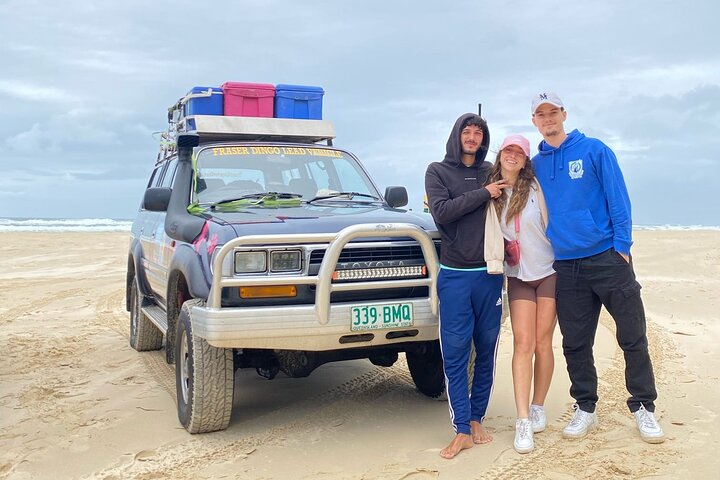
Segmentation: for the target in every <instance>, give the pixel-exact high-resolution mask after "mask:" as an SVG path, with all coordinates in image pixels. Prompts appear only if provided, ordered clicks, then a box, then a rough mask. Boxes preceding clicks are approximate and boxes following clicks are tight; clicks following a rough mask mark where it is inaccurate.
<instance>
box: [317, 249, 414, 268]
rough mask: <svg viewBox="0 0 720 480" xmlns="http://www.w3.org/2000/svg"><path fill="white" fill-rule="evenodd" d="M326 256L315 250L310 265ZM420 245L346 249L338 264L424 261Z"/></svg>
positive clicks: (321, 251) (323, 251) (341, 254)
mask: <svg viewBox="0 0 720 480" xmlns="http://www.w3.org/2000/svg"><path fill="white" fill-rule="evenodd" d="M324 256H325V250H315V251H313V252H312V254H311V255H310V265H315V264H316V265H319V264H320V263H321V262H322V259H323V257H324ZM422 259H423V254H422V249H421V248H420V245H407V246H398V247H370V248H365V247H363V248H345V249H343V251H342V253H340V258H339V259H338V263H348V262H352V263H355V262H386V261H392V260H404V261H408V260H422Z"/></svg>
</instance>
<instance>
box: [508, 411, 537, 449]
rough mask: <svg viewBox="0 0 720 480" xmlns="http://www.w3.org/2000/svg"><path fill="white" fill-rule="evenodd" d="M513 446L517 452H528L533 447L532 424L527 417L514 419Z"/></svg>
mask: <svg viewBox="0 0 720 480" xmlns="http://www.w3.org/2000/svg"><path fill="white" fill-rule="evenodd" d="M513 448H514V449H515V451H516V452H518V453H529V452H532V451H533V449H534V448H535V441H534V440H533V431H532V424H531V423H530V420H529V419H527V418H518V419H517V420H516V421H515V441H514V442H513Z"/></svg>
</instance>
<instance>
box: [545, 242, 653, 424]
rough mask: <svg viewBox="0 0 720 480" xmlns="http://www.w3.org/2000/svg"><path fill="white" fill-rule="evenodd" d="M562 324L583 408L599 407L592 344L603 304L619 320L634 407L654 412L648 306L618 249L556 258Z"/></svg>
mask: <svg viewBox="0 0 720 480" xmlns="http://www.w3.org/2000/svg"><path fill="white" fill-rule="evenodd" d="M553 267H554V268H555V271H556V272H557V275H558V276H557V292H556V298H557V313H558V325H560V331H561V332H562V336H563V342H562V343H563V353H564V354H565V360H566V362H567V369H568V374H569V376H570V382H571V386H570V395H571V396H572V397H573V398H574V399H575V401H576V402H577V404H578V407H579V408H580V410H583V411H585V412H594V411H595V404H596V403H597V400H598V396H597V383H598V380H597V371H596V370H595V360H594V357H593V344H594V343H595V332H596V331H597V325H598V318H599V317H600V308H601V306H602V305H604V306H605V308H606V309H607V311H608V312H609V313H610V315H611V316H612V317H613V319H614V320H615V325H616V327H617V334H616V337H617V342H618V344H619V345H620V348H622V350H623V353H624V354H625V386H626V387H627V390H628V392H630V398H629V399H628V401H627V404H628V407H629V408H630V411H631V412H635V411H636V410H638V409H639V408H640V405H644V406H645V408H646V409H647V410H648V411H650V412H653V411H655V403H654V401H655V399H656V398H657V392H656V390H655V377H654V375H653V369H652V362H651V361H650V354H649V352H648V341H647V334H646V324H645V310H644V308H643V304H642V299H641V298H640V284H639V283H638V282H637V280H635V273H634V272H633V268H632V265H631V264H628V263H627V262H626V261H625V259H624V258H622V257H621V256H620V254H619V253H617V252H616V251H615V250H614V249H612V248H611V249H609V250H606V251H604V252H602V253H599V254H597V255H593V256H591V257H586V258H579V259H575V260H557V261H555V263H554V264H553Z"/></svg>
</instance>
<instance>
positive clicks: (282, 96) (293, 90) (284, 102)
mask: <svg viewBox="0 0 720 480" xmlns="http://www.w3.org/2000/svg"><path fill="white" fill-rule="evenodd" d="M324 94H325V91H324V90H323V89H322V88H321V87H310V86H306V85H283V84H280V85H276V86H275V118H301V119H304V120H322V98H323V95H324Z"/></svg>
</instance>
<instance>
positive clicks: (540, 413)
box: [530, 405, 547, 433]
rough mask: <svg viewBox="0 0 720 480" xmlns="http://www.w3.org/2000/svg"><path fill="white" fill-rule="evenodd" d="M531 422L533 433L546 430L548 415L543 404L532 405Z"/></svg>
mask: <svg viewBox="0 0 720 480" xmlns="http://www.w3.org/2000/svg"><path fill="white" fill-rule="evenodd" d="M530 422H531V423H532V431H533V433H540V432H542V431H543V430H545V426H546V425H547V417H546V416H545V409H544V408H543V406H542V405H530Z"/></svg>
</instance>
